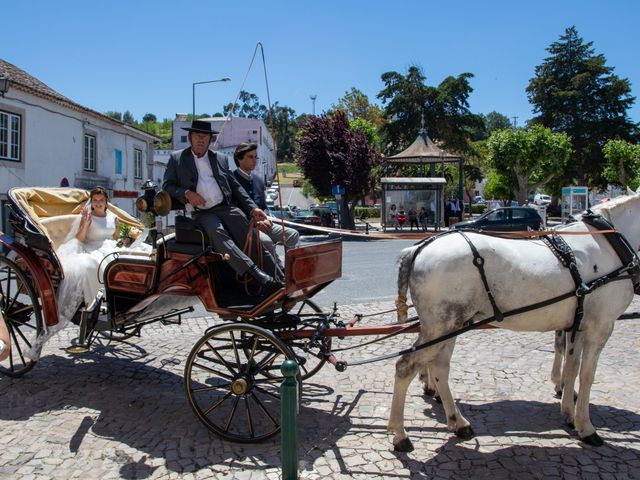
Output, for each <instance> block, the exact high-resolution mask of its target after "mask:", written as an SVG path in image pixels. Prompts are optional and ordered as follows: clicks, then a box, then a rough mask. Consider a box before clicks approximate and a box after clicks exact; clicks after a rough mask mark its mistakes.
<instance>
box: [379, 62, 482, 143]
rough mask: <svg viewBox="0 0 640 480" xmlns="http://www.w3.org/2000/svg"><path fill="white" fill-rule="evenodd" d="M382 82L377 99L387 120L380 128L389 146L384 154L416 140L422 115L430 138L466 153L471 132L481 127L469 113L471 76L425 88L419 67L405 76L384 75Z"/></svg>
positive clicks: (450, 77) (410, 68) (414, 67)
mask: <svg viewBox="0 0 640 480" xmlns="http://www.w3.org/2000/svg"><path fill="white" fill-rule="evenodd" d="M381 78H382V82H383V83H384V84H385V87H384V88H383V89H382V90H381V91H380V93H378V98H379V99H380V100H382V102H383V105H384V116H385V118H386V120H387V123H385V124H384V125H382V127H381V133H382V136H383V138H384V140H385V143H386V144H387V145H388V146H389V147H388V149H387V152H386V153H396V152H398V151H399V150H401V149H402V148H406V147H407V146H408V145H409V144H410V143H411V142H413V140H415V137H416V134H417V133H418V131H419V129H420V125H421V121H422V117H423V115H424V121H425V126H426V128H427V134H428V135H429V137H431V138H432V139H434V140H439V141H441V142H442V143H443V144H444V147H445V148H448V149H451V150H454V151H458V152H464V151H465V150H466V149H467V146H468V144H467V140H468V138H469V137H470V132H471V131H472V130H475V129H478V128H481V127H482V118H481V117H480V116H478V115H475V114H472V113H471V112H470V110H469V102H468V99H469V95H470V94H471V92H472V91H473V88H471V84H470V83H469V80H470V79H471V78H473V74H471V73H462V74H460V75H458V76H457V77H454V76H449V77H447V78H445V79H444V80H443V81H442V82H441V83H440V85H438V86H437V87H433V86H429V85H426V84H425V81H426V77H425V76H424V74H423V73H422V69H421V68H420V67H418V66H411V67H409V69H408V71H407V74H406V75H402V74H401V73H398V72H386V73H383V74H382V77H381Z"/></svg>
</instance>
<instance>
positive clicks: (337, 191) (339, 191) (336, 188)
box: [331, 185, 344, 195]
mask: <svg viewBox="0 0 640 480" xmlns="http://www.w3.org/2000/svg"><path fill="white" fill-rule="evenodd" d="M331 194H332V195H344V185H333V186H332V187H331Z"/></svg>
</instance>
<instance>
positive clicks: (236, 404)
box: [184, 323, 293, 443]
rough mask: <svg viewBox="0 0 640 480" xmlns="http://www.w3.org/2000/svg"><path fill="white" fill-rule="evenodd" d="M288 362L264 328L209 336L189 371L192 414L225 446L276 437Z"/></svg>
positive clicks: (220, 329)
mask: <svg viewBox="0 0 640 480" xmlns="http://www.w3.org/2000/svg"><path fill="white" fill-rule="evenodd" d="M290 359H293V354H292V353H291V351H290V350H289V349H288V348H287V346H286V345H285V344H284V343H283V342H282V341H281V340H279V339H278V338H277V337H276V336H275V335H274V334H273V333H271V332H270V331H268V330H266V329H264V328H260V327H257V326H254V325H250V324H244V323H239V324H229V325H221V326H217V327H214V328H212V329H210V330H208V332H207V333H206V334H205V336H204V337H202V338H201V339H200V340H199V341H198V342H197V343H196V344H195V346H194V347H193V349H192V350H191V353H190V354H189V357H188V358H187V363H186V365H185V370H184V387H185V392H186V395H187V399H188V401H189V404H190V405H191V409H192V410H193V412H194V413H195V414H196V416H197V417H198V418H199V419H200V421H201V422H202V423H204V425H205V426H206V427H207V428H208V429H209V430H211V431H213V432H215V433H216V434H218V435H220V436H221V437H223V438H225V439H227V440H232V441H236V442H243V443H249V442H258V441H261V440H265V439H267V438H270V437H272V436H273V435H275V434H277V433H278V432H279V431H280V417H281V415H280V408H281V406H280V403H281V402H280V385H281V383H282V381H283V379H284V378H283V376H282V374H281V373H280V367H281V365H282V363H283V362H284V361H285V360H290Z"/></svg>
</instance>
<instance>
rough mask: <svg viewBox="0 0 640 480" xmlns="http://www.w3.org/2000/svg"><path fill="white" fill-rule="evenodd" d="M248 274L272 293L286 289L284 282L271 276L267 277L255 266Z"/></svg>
mask: <svg viewBox="0 0 640 480" xmlns="http://www.w3.org/2000/svg"><path fill="white" fill-rule="evenodd" d="M247 273H248V274H249V275H251V276H252V277H253V278H254V280H255V281H256V282H258V283H259V284H260V285H262V286H263V287H265V288H266V289H267V290H270V291H272V292H274V291H276V290H278V289H280V288H282V287H284V284H283V283H282V282H280V281H279V280H276V279H275V278H273V277H272V276H271V275H267V274H266V273H264V272H263V271H262V270H260V269H259V268H258V267H257V266H255V265H253V266H252V267H251V268H250V269H249V271H248V272H247Z"/></svg>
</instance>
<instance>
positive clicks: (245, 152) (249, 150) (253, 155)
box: [233, 143, 300, 256]
mask: <svg viewBox="0 0 640 480" xmlns="http://www.w3.org/2000/svg"><path fill="white" fill-rule="evenodd" d="M233 160H234V161H235V162H236V167H237V168H236V169H235V170H234V171H233V175H234V176H235V177H236V180H238V183H239V184H240V186H241V187H242V188H244V190H245V191H246V192H247V193H248V194H249V196H250V197H251V198H252V199H253V201H254V202H255V203H256V205H257V206H258V207H260V208H261V209H263V210H264V209H266V208H267V201H266V197H265V193H264V181H263V180H262V179H261V178H260V177H258V176H257V175H256V174H255V172H254V170H255V168H256V165H257V163H258V145H256V144H255V143H241V144H240V145H238V146H237V147H236V151H235V153H234V154H233ZM257 225H258V228H259V229H260V231H261V232H263V233H264V234H265V235H261V237H262V239H263V243H264V244H265V247H266V248H268V249H269V250H270V251H271V253H272V254H273V255H274V256H275V255H276V253H275V245H276V244H278V243H283V239H284V246H285V247H286V248H287V249H289V248H295V247H297V246H298V242H299V241H300V233H298V231H297V230H294V229H293V228H286V227H283V226H282V225H281V224H279V223H277V222H272V221H270V220H262V221H259V222H258V223H257Z"/></svg>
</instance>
